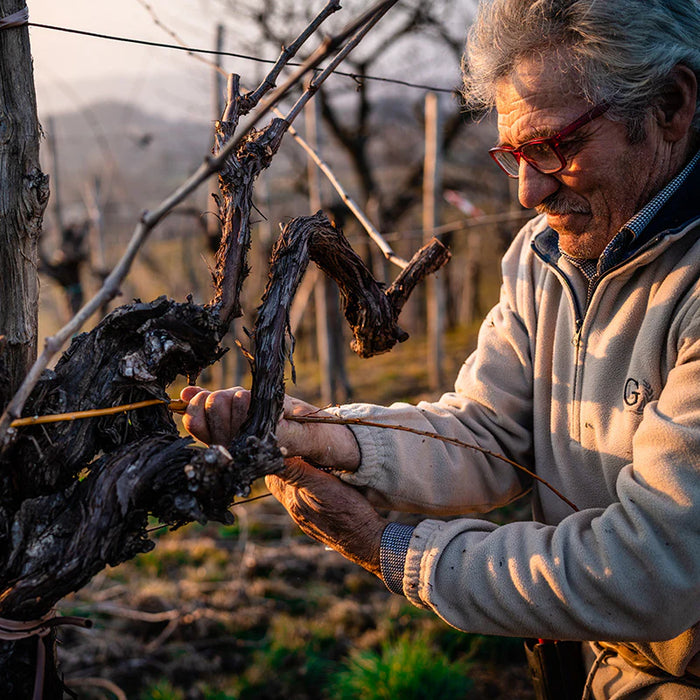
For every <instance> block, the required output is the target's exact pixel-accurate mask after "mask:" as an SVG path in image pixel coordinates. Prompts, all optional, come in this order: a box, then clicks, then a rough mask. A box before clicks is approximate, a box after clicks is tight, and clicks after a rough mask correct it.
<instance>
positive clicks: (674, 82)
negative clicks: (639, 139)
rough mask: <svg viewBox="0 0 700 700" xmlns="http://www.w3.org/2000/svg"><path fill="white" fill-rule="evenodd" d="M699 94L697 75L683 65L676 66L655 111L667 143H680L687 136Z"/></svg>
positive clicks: (670, 74)
mask: <svg viewBox="0 0 700 700" xmlns="http://www.w3.org/2000/svg"><path fill="white" fill-rule="evenodd" d="M697 94H698V81H697V78H696V77H695V73H693V71H692V70H691V69H690V68H688V66H684V65H683V64H682V63H679V64H677V65H676V66H674V67H673V69H672V70H671V72H670V73H669V75H668V78H667V80H666V85H665V86H664V88H663V90H662V91H661V94H660V96H659V102H658V106H657V108H656V110H655V116H656V120H657V124H658V125H659V127H660V128H661V130H662V132H663V133H664V135H665V137H666V140H667V141H672V142H675V141H680V140H681V139H682V138H683V137H684V136H687V134H688V131H689V130H690V125H691V123H692V121H693V117H694V116H695V108H696V102H697Z"/></svg>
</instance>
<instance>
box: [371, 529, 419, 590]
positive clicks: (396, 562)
mask: <svg viewBox="0 0 700 700" xmlns="http://www.w3.org/2000/svg"><path fill="white" fill-rule="evenodd" d="M413 530H414V528H413V527H412V526H411V525H402V524H401V523H389V524H388V525H387V526H386V527H385V528H384V532H382V539H381V542H380V545H379V567H380V570H381V573H382V579H383V580H384V585H385V586H386V587H387V588H388V589H389V590H390V591H391V592H392V593H396V594H398V595H403V569H404V564H405V563H406V554H407V552H408V545H409V543H410V541H411V536H412V535H413Z"/></svg>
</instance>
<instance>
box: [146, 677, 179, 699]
mask: <svg viewBox="0 0 700 700" xmlns="http://www.w3.org/2000/svg"><path fill="white" fill-rule="evenodd" d="M139 697H140V700H185V694H184V693H183V692H182V691H181V690H178V689H177V688H175V686H173V685H172V684H171V683H169V682H168V681H159V682H158V683H155V684H154V685H152V686H150V687H149V688H147V689H146V690H145V691H144V692H143V693H141V695H140V696H139Z"/></svg>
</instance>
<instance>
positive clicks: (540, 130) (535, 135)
mask: <svg viewBox="0 0 700 700" xmlns="http://www.w3.org/2000/svg"><path fill="white" fill-rule="evenodd" d="M559 131H561V130H560V129H559V130H556V129H552V128H551V127H547V126H536V127H533V128H532V129H530V130H528V132H527V136H526V138H524V139H523V140H522V141H520V143H519V144H518V146H522V145H523V144H524V143H527V142H528V141H534V140H535V139H548V138H551V137H552V136H554V135H555V134H558V133H559ZM497 146H498V147H502V146H513V144H512V143H509V142H507V141H499V142H498V144H497ZM516 148H517V146H516Z"/></svg>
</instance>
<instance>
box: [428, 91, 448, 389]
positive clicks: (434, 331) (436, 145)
mask: <svg viewBox="0 0 700 700" xmlns="http://www.w3.org/2000/svg"><path fill="white" fill-rule="evenodd" d="M441 171H442V152H441V149H440V103H439V101H438V96H437V95H436V94H435V93H434V92H429V93H428V94H427V95H426V96H425V166H424V171H423V231H424V234H423V235H424V238H423V242H424V243H427V242H428V241H429V240H430V239H431V238H432V237H433V229H435V227H436V226H437V225H438V224H439V218H440V216H439V205H440V192H441V189H442V186H441V179H442V172H441ZM444 309H445V289H444V282H443V280H442V279H441V277H440V275H439V273H436V274H435V275H431V276H430V277H429V278H428V279H427V280H426V313H427V336H428V337H427V347H428V381H429V385H430V388H431V390H433V391H437V390H439V389H440V388H441V387H442V386H443V372H442V356H443V338H442V336H443V333H444V330H445V329H444V326H445V320H444Z"/></svg>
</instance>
